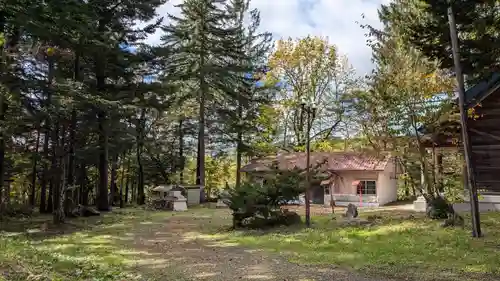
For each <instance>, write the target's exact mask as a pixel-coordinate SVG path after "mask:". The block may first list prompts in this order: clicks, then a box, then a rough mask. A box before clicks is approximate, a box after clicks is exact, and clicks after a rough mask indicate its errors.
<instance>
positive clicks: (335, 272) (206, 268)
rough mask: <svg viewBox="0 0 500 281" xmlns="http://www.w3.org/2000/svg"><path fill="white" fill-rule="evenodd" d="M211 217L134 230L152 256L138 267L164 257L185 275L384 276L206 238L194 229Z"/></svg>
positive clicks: (338, 280) (295, 279)
mask: <svg viewBox="0 0 500 281" xmlns="http://www.w3.org/2000/svg"><path fill="white" fill-rule="evenodd" d="M209 219H210V217H209V216H207V217H206V218H203V217H202V218H193V217H189V216H182V215H181V216H174V217H171V218H168V219H165V221H164V222H161V223H159V224H153V225H151V226H149V227H144V228H141V229H139V230H138V231H137V232H135V233H133V236H134V239H133V241H134V245H133V247H134V248H135V249H137V250H138V251H140V253H142V256H144V255H149V256H151V258H150V261H149V262H144V264H143V265H138V270H141V268H142V269H147V268H149V269H152V268H157V269H161V267H162V266H163V265H164V264H165V263H168V264H169V266H170V267H174V268H176V269H177V270H179V271H180V272H179V273H180V274H181V275H183V276H185V277H186V278H185V280H224V281H233V280H280V281H312V280H315V281H327V280H328V281H331V280H335V281H347V280H349V281H388V280H386V279H376V278H364V277H361V276H359V275H357V274H354V273H350V272H347V271H345V270H340V269H334V268H329V269H326V268H318V267H312V266H301V265H298V264H293V263H290V262H288V261H286V260H285V259H284V258H283V257H281V256H279V255H271V254H269V253H264V252H262V251H257V250H250V249H245V248H242V247H240V246H237V245H230V244H227V243H225V244H221V243H217V242H214V241H208V240H204V239H202V238H200V237H199V236H197V235H196V233H199V232H198V231H199V230H200V229H199V226H200V224H203V223H204V222H207V223H208V220H209ZM204 220H205V221H204ZM165 280H170V279H168V278H166V279H165ZM172 280H174V279H172ZM176 281H180V280H176Z"/></svg>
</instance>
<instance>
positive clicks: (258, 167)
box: [241, 152, 391, 172]
mask: <svg viewBox="0 0 500 281" xmlns="http://www.w3.org/2000/svg"><path fill="white" fill-rule="evenodd" d="M390 159H391V157H390V156H388V155H379V156H375V155H367V154H361V153H355V152H311V158H310V163H311V167H314V166H316V165H318V164H321V165H320V167H319V170H322V171H383V170H384V169H385V167H386V166H387V163H388V162H389V160H390ZM306 160H307V159H306V153H305V152H295V153H285V154H279V155H277V156H267V157H264V158H259V159H253V160H251V161H250V163H249V164H248V165H246V166H244V167H243V168H241V171H242V172H265V171H270V170H271V168H270V166H271V165H272V163H273V162H277V163H278V167H279V169H280V170H287V169H288V170H291V169H293V168H295V167H296V168H299V169H305V168H306Z"/></svg>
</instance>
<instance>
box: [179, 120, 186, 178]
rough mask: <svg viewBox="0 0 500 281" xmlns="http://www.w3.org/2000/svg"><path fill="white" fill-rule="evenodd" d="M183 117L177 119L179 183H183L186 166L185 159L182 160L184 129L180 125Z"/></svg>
mask: <svg viewBox="0 0 500 281" xmlns="http://www.w3.org/2000/svg"><path fill="white" fill-rule="evenodd" d="M183 121H184V120H183V118H182V117H181V118H180V119H179V162H180V167H179V170H180V173H179V183H180V184H181V185H182V184H184V169H185V168H186V161H185V160H184V131H183V127H182V123H183Z"/></svg>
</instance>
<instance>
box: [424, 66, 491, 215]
mask: <svg viewBox="0 0 500 281" xmlns="http://www.w3.org/2000/svg"><path fill="white" fill-rule="evenodd" d="M465 105H466V108H467V109H468V111H469V118H468V119H467V126H468V132H469V136H470V142H471V148H472V155H471V163H472V166H473V171H474V175H475V179H476V185H477V188H478V190H479V191H480V194H481V197H482V198H481V200H480V205H481V204H482V203H486V205H485V204H482V205H483V206H480V210H491V209H495V210H500V73H496V74H494V75H492V77H491V78H490V79H489V80H487V81H483V82H481V83H478V84H476V85H474V86H473V87H471V88H469V89H468V90H467V91H466V93H465ZM457 114H458V113H457ZM422 133H424V136H425V139H426V146H427V147H429V148H433V149H435V148H440V151H441V153H443V151H445V150H446V149H453V148H454V149H457V148H460V149H462V147H461V146H459V145H458V144H457V141H456V140H458V139H460V137H461V134H460V120H459V118H449V116H445V118H443V121H442V122H440V123H439V126H438V127H437V128H423V130H422ZM443 148H444V150H443ZM435 157H437V158H438V159H439V157H440V156H439V154H438V155H436V156H435ZM438 161H439V160H438ZM464 165H465V164H464ZM466 174H467V173H466V171H465V170H464V175H465V176H466ZM466 180H467V178H464V182H466ZM464 186H467V185H464ZM468 199H469V198H468V197H467V196H466V200H468ZM493 205H495V206H493Z"/></svg>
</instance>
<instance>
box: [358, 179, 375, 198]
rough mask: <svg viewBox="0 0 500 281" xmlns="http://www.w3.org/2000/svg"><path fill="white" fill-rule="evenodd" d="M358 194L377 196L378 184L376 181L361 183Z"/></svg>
mask: <svg viewBox="0 0 500 281" xmlns="http://www.w3.org/2000/svg"><path fill="white" fill-rule="evenodd" d="M356 192H357V194H368V195H376V194H377V182H376V181H359V183H358V185H357V186H356Z"/></svg>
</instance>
